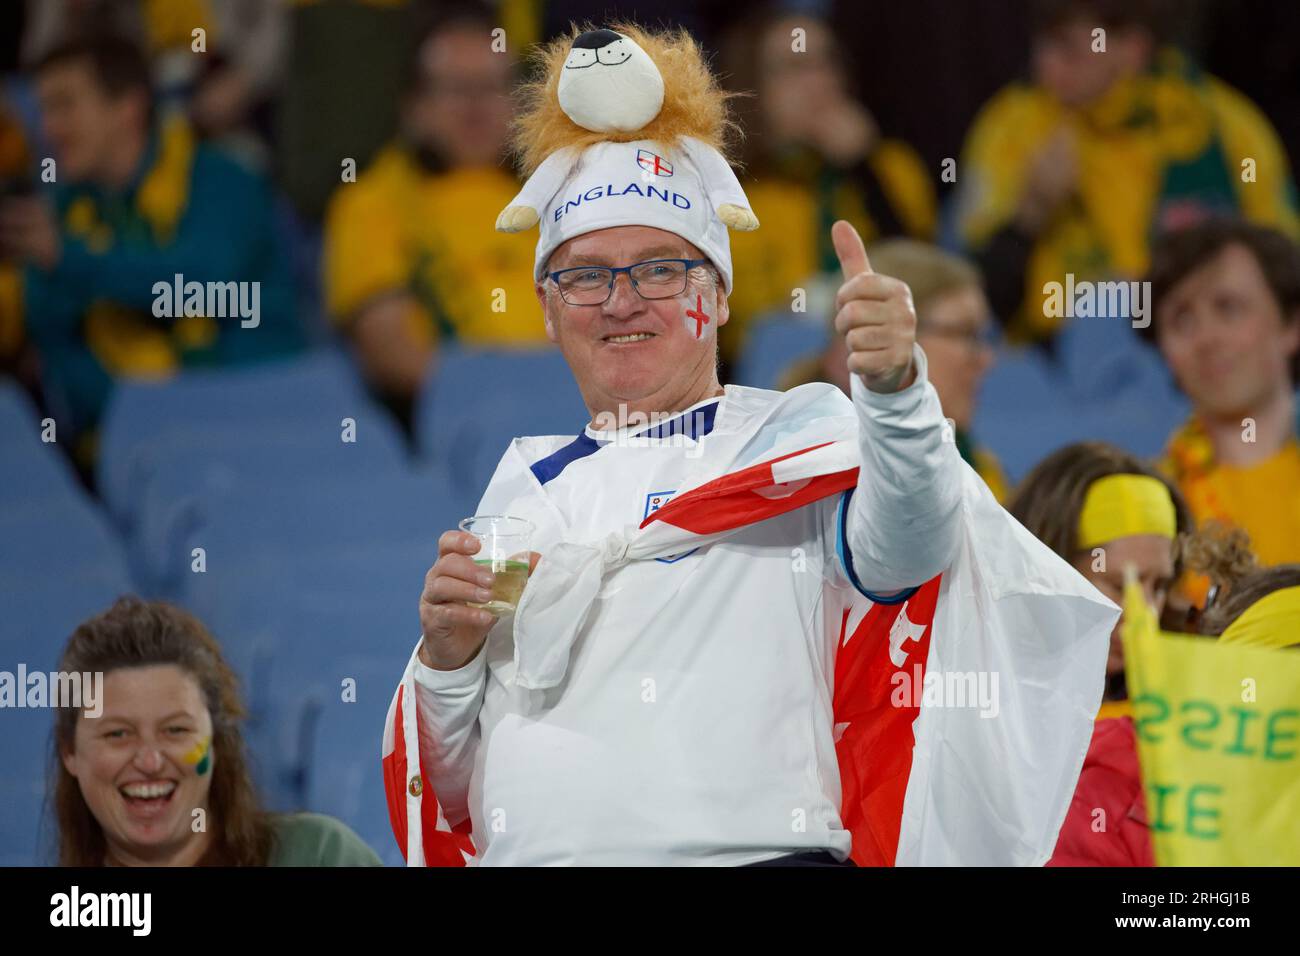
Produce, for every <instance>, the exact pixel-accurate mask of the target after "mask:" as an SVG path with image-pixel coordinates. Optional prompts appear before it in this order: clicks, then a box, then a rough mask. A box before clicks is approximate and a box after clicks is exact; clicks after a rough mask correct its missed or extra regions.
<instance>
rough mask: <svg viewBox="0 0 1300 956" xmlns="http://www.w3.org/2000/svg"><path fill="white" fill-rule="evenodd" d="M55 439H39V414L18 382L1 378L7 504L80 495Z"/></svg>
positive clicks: (1, 478) (0, 481)
mask: <svg viewBox="0 0 1300 956" xmlns="http://www.w3.org/2000/svg"><path fill="white" fill-rule="evenodd" d="M55 427H56V430H55V433H54V437H55V439H56V442H49V443H47V442H43V441H41V437H40V436H41V418H40V412H39V411H38V410H37V408H36V406H35V404H33V403H32V401H31V399H30V398H29V397H28V396H27V393H26V392H25V391H23V389H22V388H21V387H19V385H18V383H17V382H15V381H13V380H12V379H8V378H0V489H3V491H4V498H5V503H6V506H7V507H9V508H15V509H18V508H31V507H38V506H41V507H43V506H50V505H53V504H54V503H56V502H58V501H59V500H61V499H64V498H67V497H69V496H79V495H82V494H83V492H82V489H81V486H80V485H79V484H78V483H77V479H76V476H75V475H74V474H73V472H72V466H71V465H70V464H69V462H68V459H67V457H66V456H65V455H64V454H63V453H62V451H61V449H60V446H59V445H58V444H57V439H58V438H59V437H60V436H59V434H58V431H57V423H56V426H55Z"/></svg>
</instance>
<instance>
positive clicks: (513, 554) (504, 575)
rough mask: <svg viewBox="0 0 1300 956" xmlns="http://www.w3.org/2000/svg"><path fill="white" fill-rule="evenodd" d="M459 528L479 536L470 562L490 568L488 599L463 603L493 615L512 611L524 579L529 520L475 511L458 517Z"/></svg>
mask: <svg viewBox="0 0 1300 956" xmlns="http://www.w3.org/2000/svg"><path fill="white" fill-rule="evenodd" d="M460 530H461V531H468V532H469V533H470V534H472V535H474V537H476V538H478V539H479V543H480V544H481V547H480V548H479V551H478V553H477V554H475V555H474V563H475V564H477V565H478V566H479V567H481V568H487V569H488V570H489V571H491V572H492V588H491V590H492V597H491V599H489V600H488V601H486V602H484V603H481V604H480V603H475V602H473V601H470V602H466V603H468V604H469V606H470V607H477V608H482V609H483V610H485V611H490V612H491V613H493V614H497V615H500V614H505V613H508V612H510V611H513V610H514V609H515V608H516V607H518V605H519V596H520V595H521V594H523V592H524V585H525V584H526V583H527V582H528V554H529V551H528V546H529V542H530V539H531V537H532V533H533V525H532V522H530V521H526V520H524V519H523V518H512V517H510V516H509V515H475V516H474V517H472V518H466V519H465V520H464V521H462V522H461V523H460Z"/></svg>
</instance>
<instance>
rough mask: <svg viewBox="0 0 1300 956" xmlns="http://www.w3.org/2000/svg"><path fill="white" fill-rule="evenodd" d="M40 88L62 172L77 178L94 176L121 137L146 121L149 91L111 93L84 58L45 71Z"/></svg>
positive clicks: (44, 121)
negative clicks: (99, 80)
mask: <svg viewBox="0 0 1300 956" xmlns="http://www.w3.org/2000/svg"><path fill="white" fill-rule="evenodd" d="M36 93H37V97H38V99H39V101H40V107H41V122H42V125H43V128H44V132H45V136H46V137H47V138H48V139H49V141H50V143H51V145H53V147H54V153H55V158H56V159H57V160H58V163H59V173H60V174H61V175H62V176H65V177H67V179H69V180H71V181H73V182H78V181H82V182H84V181H86V180H93V179H94V178H95V177H96V176H97V175H98V174H99V172H100V170H101V168H102V166H103V164H104V162H105V159H106V157H107V156H108V154H109V152H110V151H111V150H112V149H113V147H114V145H115V141H116V140H118V139H119V138H120V137H121V136H122V135H123V133H124V132H126V131H128V130H131V129H132V128H134V127H137V126H143V124H144V122H145V120H144V117H145V115H146V112H147V101H146V95H145V94H144V93H143V92H142V91H136V92H127V93H123V94H122V95H121V96H116V97H115V96H110V95H109V94H108V93H107V92H106V91H105V90H104V89H103V88H102V87H101V86H100V85H99V83H98V82H97V80H96V78H95V74H94V71H93V70H92V68H91V66H90V64H89V63H86V62H84V61H79V60H69V61H65V62H63V63H58V64H55V65H52V66H50V67H49V68H47V69H45V70H42V71H41V73H40V75H39V76H38V77H37V78H36Z"/></svg>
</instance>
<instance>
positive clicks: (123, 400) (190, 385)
mask: <svg viewBox="0 0 1300 956" xmlns="http://www.w3.org/2000/svg"><path fill="white" fill-rule="evenodd" d="M369 407H370V402H369V399H368V398H367V396H366V394H365V390H364V388H363V386H362V384H361V381H360V378H359V376H358V374H357V372H356V370H355V368H354V367H353V365H352V363H351V361H350V360H349V359H348V358H347V357H346V356H344V355H343V354H342V353H340V352H338V351H335V350H332V349H323V350H320V351H317V352H314V353H309V354H308V355H306V356H305V357H299V358H294V359H291V360H285V361H276V362H265V363H260V364H257V365H250V366H246V367H240V368H234V369H221V370H203V371H190V372H186V373H185V374H183V375H179V376H177V377H175V378H172V379H168V380H166V381H163V382H155V383H148V382H123V383H121V384H120V385H119V386H118V387H117V388H115V389H114V391H113V397H112V399H111V401H110V403H109V407H108V410H107V411H106V412H105V416H104V423H103V426H102V428H101V432H100V445H99V461H98V466H97V467H98V472H97V480H98V486H99V489H100V494H101V495H102V496H103V497H104V501H105V502H106V503H107V505H108V507H109V511H110V512H111V514H112V515H113V516H114V518H115V519H116V520H117V521H119V522H120V523H122V524H123V525H126V526H129V524H130V522H131V521H132V520H133V518H134V511H133V505H134V504H135V503H136V500H135V498H134V497H133V493H134V491H135V490H136V489H137V488H139V487H140V485H141V483H142V480H143V478H144V477H145V476H146V475H147V474H148V470H149V467H150V465H151V463H152V462H153V461H154V454H155V451H156V450H157V449H159V448H161V449H163V450H164V451H165V449H166V448H167V447H168V446H169V444H170V443H171V442H172V441H173V440H174V438H175V435H177V434H181V435H197V434H202V432H203V430H204V429H206V428H208V427H210V426H240V427H244V428H246V429H247V430H248V432H249V433H250V434H251V433H253V432H255V431H257V430H258V429H259V428H264V427H268V426H269V425H270V423H272V422H274V423H278V424H280V425H287V426H291V427H298V428H302V429H304V430H306V431H311V430H312V429H314V428H317V427H321V428H324V427H325V423H328V427H329V428H330V429H332V430H335V432H336V433H337V430H338V429H339V428H340V424H339V423H340V422H341V421H342V419H344V418H348V417H351V418H357V417H358V416H359V415H362V414H364V413H365V411H366V409H367V408H369Z"/></svg>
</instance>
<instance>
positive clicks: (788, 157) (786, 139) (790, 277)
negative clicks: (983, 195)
mask: <svg viewBox="0 0 1300 956" xmlns="http://www.w3.org/2000/svg"><path fill="white" fill-rule="evenodd" d="M741 23H742V25H741V26H740V27H739V28H737V30H736V32H735V33H734V34H733V35H732V36H731V37H730V39H729V40H728V41H727V43H726V44H725V46H724V51H725V52H726V61H727V72H728V73H729V74H730V79H728V81H727V82H728V85H729V86H731V87H732V88H733V89H743V90H746V91H752V93H753V94H754V95H753V96H746V97H740V98H738V99H737V100H735V101H734V105H735V106H736V107H737V108H738V110H739V112H740V118H741V121H742V125H743V127H744V129H745V133H746V136H745V152H744V155H743V159H744V170H743V174H744V180H743V185H744V187H745V192H746V195H747V196H748V197H749V201H750V204H751V205H752V207H753V209H754V213H755V215H757V216H758V219H759V222H760V223H762V225H761V226H760V228H759V229H758V230H757V231H755V232H738V233H733V234H732V236H731V254H732V260H733V261H734V263H735V269H736V274H737V275H741V276H744V277H745V281H744V282H743V283H737V284H736V289H735V291H734V292H733V293H732V295H731V297H730V299H729V302H728V304H729V307H730V310H731V321H729V322H728V323H727V325H726V326H725V327H724V329H723V330H722V332H721V335H722V339H721V347H722V352H723V358H724V360H725V361H734V359H735V357H736V356H737V355H738V354H739V350H740V349H741V348H742V347H743V343H744V337H745V334H746V332H747V327H748V323H749V321H750V320H751V319H753V318H754V317H755V316H757V315H759V314H761V313H762V312H764V311H768V310H774V309H778V310H782V311H784V310H788V309H789V308H790V306H791V298H792V296H793V294H794V290H795V289H796V288H802V289H805V290H806V291H807V293H808V303H807V310H808V311H809V312H812V313H813V314H817V313H818V312H823V311H825V310H826V309H828V308H829V304H830V299H831V298H832V297H833V296H834V294H835V289H836V288H837V287H838V286H839V283H840V281H841V277H840V275H839V260H838V259H837V258H836V257H835V250H834V249H833V248H832V246H831V240H830V225H831V223H832V222H834V221H835V220H836V219H847V220H848V221H849V222H851V223H852V224H853V225H854V227H855V228H856V229H857V230H858V232H859V233H860V234H861V236H862V238H863V241H864V242H867V243H870V242H872V241H873V240H875V239H881V238H885V237H889V236H903V235H905V236H913V237H916V238H920V239H930V238H933V235H934V230H935V219H936V212H935V191H934V180H935V178H936V177H935V175H934V174H932V173H931V172H929V171H927V170H926V169H925V167H924V166H923V165H922V163H921V159H920V157H919V156H918V155H917V154H916V151H915V150H913V149H912V148H911V147H910V146H908V145H907V144H906V143H903V142H900V141H899V140H895V139H889V138H887V137H885V136H884V135H883V134H882V133H881V131H880V129H879V128H878V127H877V125H876V122H875V120H874V119H873V118H872V115H871V113H870V111H869V110H868V109H867V108H866V106H865V105H863V103H862V102H861V101H860V100H859V99H858V98H857V97H856V96H855V95H854V92H853V91H852V90H851V89H850V86H849V81H848V79H847V76H846V74H845V68H844V62H843V53H842V51H841V49H840V47H839V44H838V43H837V41H836V38H835V36H834V34H833V33H832V32H831V30H830V27H829V26H828V25H827V23H826V22H825V21H824V20H822V19H819V18H818V17H817V16H815V15H811V14H793V13H792V14H780V13H774V14H769V15H767V16H765V17H746V18H745V19H744V20H743V21H741ZM795 30H802V31H803V33H801V34H798V35H796V34H794V32H793V31H795Z"/></svg>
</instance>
